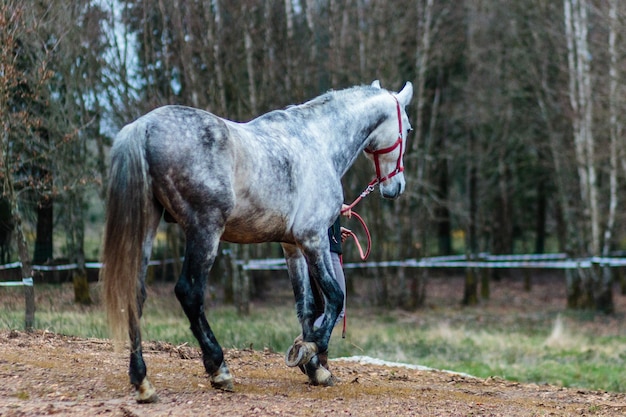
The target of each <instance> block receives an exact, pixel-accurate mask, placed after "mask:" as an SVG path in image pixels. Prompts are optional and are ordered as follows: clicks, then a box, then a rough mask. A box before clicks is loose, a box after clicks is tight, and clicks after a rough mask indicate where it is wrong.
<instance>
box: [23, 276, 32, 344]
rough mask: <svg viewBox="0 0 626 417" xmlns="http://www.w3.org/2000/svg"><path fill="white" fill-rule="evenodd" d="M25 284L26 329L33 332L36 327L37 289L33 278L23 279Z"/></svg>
mask: <svg viewBox="0 0 626 417" xmlns="http://www.w3.org/2000/svg"><path fill="white" fill-rule="evenodd" d="M22 282H23V284H24V301H25V304H26V305H25V313H24V329H25V330H26V331H28V332H29V331H31V330H33V328H34V327H35V287H34V285H33V278H32V277H30V278H23V279H22Z"/></svg>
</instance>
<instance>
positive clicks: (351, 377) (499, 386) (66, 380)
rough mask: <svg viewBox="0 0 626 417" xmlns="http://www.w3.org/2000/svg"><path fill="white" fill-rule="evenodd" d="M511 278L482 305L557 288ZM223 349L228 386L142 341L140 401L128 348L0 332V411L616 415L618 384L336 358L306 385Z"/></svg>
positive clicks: (622, 403)
mask: <svg viewBox="0 0 626 417" xmlns="http://www.w3.org/2000/svg"><path fill="white" fill-rule="evenodd" d="M518 285H519V282H518V283H514V285H507V286H504V285H502V286H500V287H498V286H494V292H493V300H492V302H491V305H490V307H489V308H491V309H495V311H499V310H498V309H502V308H504V306H506V308H509V309H510V308H515V306H517V305H519V306H520V307H519V308H531V309H532V308H536V307H535V306H533V305H531V304H530V302H531V301H529V300H533V302H534V303H541V304H542V305H546V303H548V304H549V303H550V302H554V300H551V299H548V298H546V297H552V296H555V294H556V296H558V297H561V295H560V294H558V293H557V291H552V290H551V289H550V288H547V287H546V288H542V287H540V286H537V287H535V288H534V289H533V294H534V295H533V294H531V296H530V298H528V299H526V298H519V297H520V296H519V294H521V292H520V291H519V288H518V287H516V286H518ZM457 291H458V289H457ZM503 291H504V293H503ZM439 292H441V295H440V294H439ZM443 294H447V296H446V299H450V294H451V289H449V288H448V289H446V288H445V287H438V286H435V285H433V288H432V291H431V292H430V296H431V299H432V300H435V301H434V302H436V300H438V298H439V297H440V296H441V297H442V299H443ZM538 294H542V296H541V297H538V296H537V295H538ZM455 295H456V294H455ZM515 297H518V298H515ZM542 297H543V298H542ZM623 298H626V297H621V298H619V300H620V303H622V301H624V300H623ZM498 300H500V301H498ZM619 308H620V309H623V308H624V309H626V306H622V305H621V304H620V305H619ZM616 321H618V322H619V321H621V320H620V319H617V320H616ZM225 354H226V358H227V362H228V365H229V367H230V369H231V372H232V373H233V375H234V377H235V392H233V393H226V392H221V391H217V390H214V389H212V388H211V387H210V383H209V381H208V379H207V377H206V375H205V373H204V369H203V367H202V364H201V360H200V353H199V351H198V350H197V349H196V348H192V347H189V346H173V345H170V344H167V343H161V342H147V343H145V344H144V356H145V358H146V362H147V363H148V366H149V368H150V376H151V381H152V383H153V384H154V385H155V387H156V388H157V390H158V393H159V402H158V403H156V404H144V405H140V404H136V403H135V401H134V400H133V396H132V392H131V389H130V385H129V383H128V376H127V374H126V372H127V362H128V354H127V352H125V351H124V352H119V353H118V352H115V351H114V349H113V346H112V345H111V343H110V342H109V341H108V340H98V339H79V338H75V337H68V336H62V335H58V334H53V333H50V332H46V331H36V332H33V333H24V332H18V331H8V330H7V331H0V416H12V417H13V416H16V417H17V416H43V415H57V416H66V415H67V416H70V415H72V416H75V415H76V416H79V415H80V416H82V415H84V416H100V415H102V416H124V417H138V416H174V417H181V416H198V415H221V416H336V415H349V416H623V415H626V393H612V392H604V391H591V390H581V389H568V388H561V387H556V386H550V385H536V384H521V383H517V382H511V381H505V380H502V379H498V378H488V379H480V378H473V377H468V376H462V375H458V374H453V373H450V372H441V371H430V370H426V371H425V370H413V369H407V368H403V367H389V366H380V365H372V364H364V363H357V362H348V361H345V360H332V361H331V362H330V367H331V370H332V372H333V373H334V375H335V376H336V377H338V378H339V380H340V382H339V383H338V384H337V385H336V386H333V387H327V388H322V387H313V386H310V385H308V384H307V382H306V377H305V376H304V375H303V374H301V373H300V371H299V370H298V369H297V368H296V369H294V368H288V367H287V366H286V365H285V363H284V358H283V356H282V355H281V354H278V353H273V352H269V351H253V350H226V351H225Z"/></svg>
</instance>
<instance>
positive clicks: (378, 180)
mask: <svg viewBox="0 0 626 417" xmlns="http://www.w3.org/2000/svg"><path fill="white" fill-rule="evenodd" d="M392 97H393V99H394V100H395V101H396V110H397V114H398V139H397V140H396V141H395V142H394V144H393V145H391V146H388V147H386V148H382V149H377V150H375V151H371V150H369V149H365V152H367V153H369V154H371V155H373V156H374V165H375V166H376V178H374V179H373V180H372V181H370V183H369V184H368V185H367V188H365V190H363V192H362V193H361V195H360V196H358V197H357V199H356V200H354V201H353V202H352V204H350V205H349V206H348V208H347V209H346V210H343V211H342V213H343V212H344V211H347V210H350V209H351V208H352V207H354V206H356V205H357V203H358V202H359V201H361V199H362V198H364V197H365V196H366V195H368V194H369V193H371V192H372V191H374V187H376V185H378V184H380V183H381V182H384V181H387V180H388V179H391V178H393V177H395V176H396V175H398V174H399V173H401V172H402V171H404V165H403V164H402V112H401V110H400V103H399V102H398V99H397V98H396V96H393V95H392ZM397 147H400V153H399V155H398V160H397V161H396V167H395V169H394V170H393V171H391V172H390V173H388V174H387V175H385V176H384V177H383V176H381V173H380V162H379V161H378V156H379V155H384V154H386V153H389V152H393V151H394V150H395V149H396V148H397Z"/></svg>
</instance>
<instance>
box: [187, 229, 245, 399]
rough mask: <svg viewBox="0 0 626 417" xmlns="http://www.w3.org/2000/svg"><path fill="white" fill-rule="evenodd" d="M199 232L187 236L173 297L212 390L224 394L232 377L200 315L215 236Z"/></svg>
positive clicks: (231, 383)
mask: <svg viewBox="0 0 626 417" xmlns="http://www.w3.org/2000/svg"><path fill="white" fill-rule="evenodd" d="M196 230H201V231H202V234H201V233H198V232H194V233H188V234H187V246H186V249H185V262H184V263H183V270H182V273H181V276H180V278H179V280H178V282H177V283H176V288H175V291H176V297H177V298H178V301H179V302H180V304H181V306H182V307H183V310H184V311H185V314H186V315H187V318H188V319H189V323H190V325H191V331H192V332H193V334H194V336H195V337H196V339H198V343H199V344H200V349H201V350H202V361H203V363H204V368H205V369H206V372H207V373H208V374H209V376H210V378H211V385H212V386H213V387H214V388H218V389H222V390H225V391H232V390H233V377H232V376H231V374H230V371H229V369H228V366H226V362H225V361H224V353H223V352H222V347H221V346H220V345H219V343H218V341H217V339H216V338H215V335H214V334H213V331H212V330H211V327H210V326H209V323H208V321H207V319H206V316H205V313H204V293H205V290H206V284H207V280H208V275H209V270H210V269H211V266H212V265H213V261H214V259H215V255H216V252H217V246H218V244H219V235H217V234H215V235H211V233H210V232H206V229H204V228H197V229H196Z"/></svg>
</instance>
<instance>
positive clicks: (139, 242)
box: [101, 81, 413, 402]
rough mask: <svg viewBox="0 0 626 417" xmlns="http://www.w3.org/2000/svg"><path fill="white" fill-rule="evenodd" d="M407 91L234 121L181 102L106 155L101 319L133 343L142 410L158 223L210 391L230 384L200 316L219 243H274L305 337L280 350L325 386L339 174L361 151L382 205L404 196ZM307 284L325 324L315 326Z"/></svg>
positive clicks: (343, 94) (337, 301)
mask: <svg viewBox="0 0 626 417" xmlns="http://www.w3.org/2000/svg"><path fill="white" fill-rule="evenodd" d="M412 95H413V87H412V85H411V83H408V82H407V83H406V85H405V86H404V88H403V89H402V90H401V91H400V92H399V93H392V92H389V91H387V90H384V89H382V88H381V87H380V84H379V83H378V81H375V82H374V83H372V85H371V86H358V87H353V88H349V89H346V90H341V91H331V92H328V93H326V94H324V95H322V96H320V97H317V98H315V99H313V100H311V101H309V102H306V103H304V104H301V105H297V106H291V107H288V108H286V109H284V110H277V111H272V112H270V113H267V114H265V115H263V116H260V117H258V118H256V119H254V120H252V121H250V122H248V123H236V122H232V121H229V120H225V119H222V118H219V117H217V116H215V115H213V114H211V113H207V112H205V111H202V110H197V109H193V108H188V107H182V106H165V107H161V108H158V109H156V110H153V111H152V112H150V113H148V114H146V115H145V116H142V117H140V118H139V119H137V120H136V121H134V122H133V123H130V124H129V125H127V126H125V127H124V128H123V129H122V130H121V131H120V132H119V134H118V135H117V137H116V139H115V142H114V144H113V147H112V149H111V168H110V177H109V188H108V196H107V206H106V225H105V231H104V244H103V245H104V246H103V252H102V253H103V255H102V261H103V263H104V268H103V270H102V273H101V280H102V281H103V291H104V299H105V304H106V307H107V316H108V319H109V324H110V326H111V328H112V330H113V331H114V332H115V335H116V336H117V337H118V338H119V337H123V335H124V334H126V333H127V334H128V336H129V337H130V343H131V347H130V367H129V374H130V381H131V383H132V384H133V386H134V387H135V389H136V394H137V397H136V399H137V401H138V402H152V401H155V400H156V399H157V396H156V393H155V390H154V388H153V387H152V385H151V384H150V382H149V381H148V378H147V377H146V374H147V370H146V365H145V363H144V360H143V356H142V350H141V330H140V323H139V319H140V318H141V314H142V309H143V305H144V302H145V299H146V291H145V282H144V281H145V274H146V269H147V265H148V261H149V258H150V253H151V249H152V242H153V239H154V237H155V234H156V231H157V227H158V224H159V222H160V219H161V217H162V216H164V217H165V219H166V220H169V221H174V222H176V223H178V224H179V225H180V226H181V227H182V228H183V231H184V233H185V236H186V248H185V260H184V263H183V268H182V273H181V276H180V278H179V280H178V282H177V283H176V286H175V293H176V297H177V298H178V300H179V301H180V304H181V305H182V308H183V310H184V312H185V314H186V315H187V317H188V319H189V322H190V324H191V331H192V332H193V334H194V336H195V337H196V338H197V339H198V342H199V344H200V348H201V350H202V358H203V363H204V367H205V369H206V372H207V373H208V375H209V377H210V379H211V384H212V385H213V386H214V387H215V388H219V389H224V390H232V389H233V378H232V376H231V374H230V372H229V369H228V366H227V365H226V362H225V361H224V355H223V352H222V348H221V347H220V345H219V343H218V342H217V340H216V338H215V336H214V334H213V331H212V330H211V328H210V326H209V323H208V321H207V319H206V316H205V312H204V296H205V294H204V293H205V288H206V285H207V279H208V274H209V270H210V268H211V266H212V265H213V261H214V259H215V255H216V251H217V248H218V244H219V241H220V240H223V241H227V242H235V243H259V242H280V243H281V245H282V248H283V251H284V254H285V259H286V261H287V267H288V271H289V276H290V280H291V284H292V286H293V292H294V296H295V301H296V310H297V316H298V320H299V322H300V324H301V326H302V334H301V336H300V337H298V338H296V340H295V341H294V345H293V346H291V348H290V349H289V351H288V353H287V355H286V362H287V365H289V366H299V367H301V369H303V370H304V371H305V372H306V374H307V376H308V378H309V381H310V383H311V384H313V385H332V384H333V381H334V378H333V376H332V374H331V373H330V372H329V371H328V370H327V369H326V368H325V367H324V366H322V365H321V364H320V361H319V358H318V356H317V355H318V354H323V353H324V354H325V353H326V352H327V349H328V343H329V339H330V335H331V332H332V329H333V325H334V323H335V320H336V318H337V316H338V314H339V312H340V311H341V308H342V303H343V295H342V293H341V290H340V288H339V286H338V284H337V282H336V281H335V279H334V276H333V275H334V272H333V268H332V262H331V257H330V251H329V242H328V237H327V229H328V227H329V226H330V225H331V224H332V223H333V221H334V219H335V218H336V217H337V216H338V215H339V211H340V208H341V204H342V202H343V191H342V186H341V177H342V176H343V175H344V174H345V172H346V171H347V170H348V168H349V167H350V166H351V165H352V164H353V163H354V161H355V159H356V158H357V157H358V155H359V154H360V153H361V152H362V151H365V154H366V155H367V157H368V158H370V159H371V160H372V161H373V162H374V164H375V169H376V179H375V180H374V181H373V182H372V183H370V186H373V185H376V184H378V185H379V187H380V192H381V194H382V196H383V197H385V198H396V197H398V196H399V195H400V194H402V192H403V191H404V187H405V180H404V174H403V172H402V171H403V164H402V155H403V152H404V150H405V149H406V146H405V143H406V136H407V133H408V130H409V129H410V125H409V122H408V118H407V115H406V112H405V107H406V106H407V105H408V104H409V102H410V100H411V97H412ZM312 283H313V285H315V286H317V287H319V289H320V290H321V292H322V294H323V299H324V315H325V320H324V322H323V324H322V326H321V327H320V328H314V327H313V322H314V320H315V301H314V296H313V291H314V290H313V286H312Z"/></svg>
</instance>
